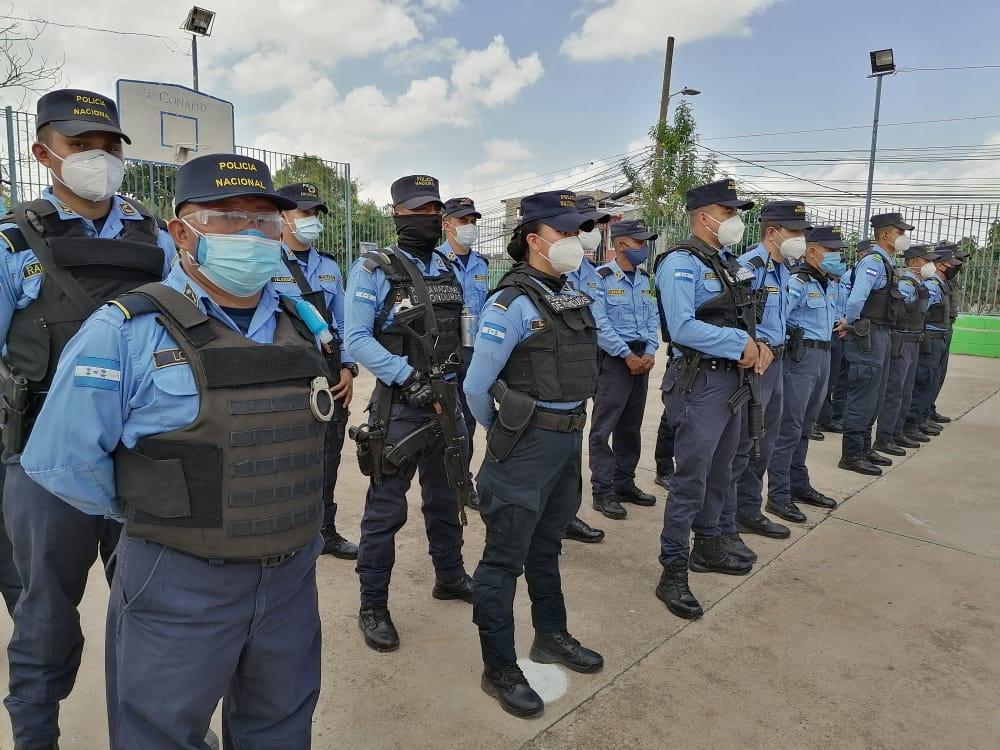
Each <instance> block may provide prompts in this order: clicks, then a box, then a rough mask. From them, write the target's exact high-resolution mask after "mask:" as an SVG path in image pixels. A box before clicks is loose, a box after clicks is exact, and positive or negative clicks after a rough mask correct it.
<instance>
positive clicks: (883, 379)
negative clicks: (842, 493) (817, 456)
mask: <svg viewBox="0 0 1000 750" xmlns="http://www.w3.org/2000/svg"><path fill="white" fill-rule="evenodd" d="M871 225H872V229H873V230H874V235H875V237H874V239H875V244H874V245H873V246H872V249H871V252H869V253H868V254H867V255H865V257H863V258H862V259H861V260H859V261H858V263H857V266H855V268H854V271H853V283H852V287H851V295H850V297H849V298H848V300H847V314H846V315H845V316H844V318H843V319H842V320H841V321H840V322H839V323H838V324H837V334H838V335H842V336H844V337H845V340H844V357H845V359H846V360H847V362H848V367H849V374H848V388H847V393H846V396H845V399H844V436H843V450H842V455H841V458H840V463H839V464H838V465H839V466H840V468H841V469H846V470H848V471H854V472H857V473H858V474H868V475H871V476H878V475H880V474H881V473H882V469H881V468H880V467H881V466H891V465H892V459H889V458H886V457H885V456H882V455H881V454H879V453H876V452H875V451H874V450H872V443H871V439H872V438H871V431H872V425H874V424H875V418H876V417H877V416H878V412H879V409H880V408H881V405H882V400H883V399H884V398H885V388H886V383H887V381H888V379H889V355H890V346H889V327H890V326H891V325H892V324H893V322H894V321H895V320H896V318H897V317H898V315H899V313H900V308H901V304H900V303H899V302H898V301H897V299H899V298H900V297H899V290H898V287H897V283H896V264H895V263H894V262H893V259H892V256H893V254H894V253H904V252H906V250H907V249H908V248H909V247H910V237H909V235H907V234H906V233H907V232H909V231H912V229H913V226H912V225H910V224H907V223H906V222H905V221H904V220H903V216H902V214H899V213H887V214H876V215H875V216H872V217H871Z"/></svg>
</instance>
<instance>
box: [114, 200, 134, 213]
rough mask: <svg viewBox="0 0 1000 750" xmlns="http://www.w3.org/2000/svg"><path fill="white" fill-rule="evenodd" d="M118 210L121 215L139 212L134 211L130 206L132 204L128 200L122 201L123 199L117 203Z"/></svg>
mask: <svg viewBox="0 0 1000 750" xmlns="http://www.w3.org/2000/svg"><path fill="white" fill-rule="evenodd" d="M118 210H119V211H121V212H122V215H123V216H138V215H139V212H138V211H136V210H135V209H134V208H133V207H132V204H131V203H129V202H128V201H124V200H123V201H121V202H120V203H119V204H118Z"/></svg>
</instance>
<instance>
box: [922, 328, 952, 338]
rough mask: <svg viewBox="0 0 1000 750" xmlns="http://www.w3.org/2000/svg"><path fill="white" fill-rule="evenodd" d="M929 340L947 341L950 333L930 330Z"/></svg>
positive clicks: (928, 330) (928, 332)
mask: <svg viewBox="0 0 1000 750" xmlns="http://www.w3.org/2000/svg"><path fill="white" fill-rule="evenodd" d="M927 338H929V339H946V338H948V332H947V331H932V330H930V329H929V328H928V329H927Z"/></svg>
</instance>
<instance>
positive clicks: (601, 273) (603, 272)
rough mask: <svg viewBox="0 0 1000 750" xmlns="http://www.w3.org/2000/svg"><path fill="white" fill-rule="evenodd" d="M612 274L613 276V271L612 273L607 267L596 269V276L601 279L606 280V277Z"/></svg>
mask: <svg viewBox="0 0 1000 750" xmlns="http://www.w3.org/2000/svg"><path fill="white" fill-rule="evenodd" d="M612 274H614V271H612V270H611V269H610V268H608V267H607V266H601V267H600V268H598V269H597V275H598V276H600V277H601V278H602V279H606V278H608V276H611V275H612Z"/></svg>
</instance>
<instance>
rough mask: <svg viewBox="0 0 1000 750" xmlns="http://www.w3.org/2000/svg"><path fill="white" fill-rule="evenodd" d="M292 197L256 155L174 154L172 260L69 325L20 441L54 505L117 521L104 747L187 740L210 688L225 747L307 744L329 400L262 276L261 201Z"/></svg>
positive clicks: (274, 237) (276, 233) (291, 319)
mask: <svg viewBox="0 0 1000 750" xmlns="http://www.w3.org/2000/svg"><path fill="white" fill-rule="evenodd" d="M294 208H295V203H294V202H293V201H291V200H288V199H286V198H284V197H282V196H280V195H278V194H276V193H275V192H274V189H273V187H272V185H271V176H270V174H269V172H268V168H267V165H266V164H264V163H263V162H260V161H257V160H256V159H251V158H248V157H245V156H239V155H236V154H212V155H209V156H203V157H200V158H197V159H193V160H192V161H190V162H188V163H186V164H184V165H183V166H182V167H181V168H180V169H179V170H178V173H177V188H176V194H175V196H174V211H175V214H176V216H177V218H175V219H173V220H172V221H171V222H170V225H169V226H170V233H171V236H172V237H173V239H174V241H175V242H176V245H177V247H178V248H179V252H180V255H179V258H180V259H179V262H178V263H177V264H175V265H174V267H173V269H172V270H171V272H170V274H169V276H168V277H167V279H166V280H165V281H164V282H163V283H150V284H145V285H143V286H142V287H140V288H138V289H137V290H135V291H133V292H131V293H126V294H123V295H120V296H118V297H117V299H115V300H113V301H112V302H111V303H110V304H108V305H106V306H104V307H102V308H101V309H100V310H98V311H97V312H96V313H94V315H93V316H92V317H91V318H90V319H89V320H88V321H87V322H86V323H85V324H84V326H83V328H81V330H80V333H79V334H78V335H77V336H75V337H74V338H73V340H72V341H71V342H70V343H69V344H68V345H67V347H66V349H65V351H64V353H63V357H62V359H61V361H60V366H59V368H58V370H57V372H56V375H55V378H54V379H53V381H52V388H51V390H50V392H49V397H48V399H47V401H46V404H45V407H44V408H43V409H42V412H41V414H40V415H39V418H38V422H37V424H36V426H35V431H34V433H33V435H32V438H31V440H30V441H29V443H28V447H27V449H26V451H25V453H24V456H23V465H24V470H25V471H26V472H27V473H28V474H29V476H31V477H32V479H34V480H35V481H37V482H39V483H40V484H42V485H43V486H44V487H45V489H46V490H48V491H49V492H52V493H54V494H55V495H58V496H59V497H60V498H62V499H63V500H65V501H66V503H67V504H68V505H71V506H73V507H75V508H76V509H77V510H78V511H80V512H82V513H85V514H89V515H90V516H93V517H97V518H100V517H103V516H117V517H120V518H123V519H124V520H125V530H124V534H123V536H122V540H121V542H120V544H119V545H118V550H117V566H116V570H115V577H114V585H113V589H112V592H111V598H110V605H109V611H108V620H107V623H108V634H107V640H106V643H107V652H106V659H107V691H108V700H107V703H108V714H109V727H110V732H111V743H110V744H111V747H112V748H113V750H121V749H124V748H138V747H141V748H149V749H150V750H157V749H158V748H180V747H185V748H195V747H203V746H204V745H203V743H202V739H203V738H204V737H205V735H206V732H207V730H208V726H209V722H210V721H211V718H212V714H213V712H214V711H215V707H216V705H217V704H218V703H219V701H220V699H221V700H222V701H223V714H224V718H223V726H224V733H225V737H224V744H225V746H226V747H247V746H250V745H256V746H261V747H277V746H279V745H280V746H286V747H291V746H293V745H295V746H299V747H302V746H306V745H308V738H309V736H310V732H311V720H312V714H313V710H314V708H315V706H316V700H317V698H318V696H319V681H320V621H319V612H318V608H317V603H316V599H317V597H316V576H315V563H316V557H317V555H318V554H319V551H320V549H321V548H322V537H321V536H320V533H319V532H320V528H321V526H322V522H323V498H322V496H321V492H322V479H323V441H324V433H325V431H326V424H327V422H326V420H329V418H330V416H331V414H332V411H333V397H332V394H331V392H330V389H329V386H328V381H327V376H328V374H329V371H328V369H327V365H326V362H325V360H324V358H323V357H322V356H321V355H320V353H319V351H317V348H316V343H315V339H314V334H316V335H319V334H321V333H322V332H323V331H325V330H327V326H326V323H325V322H324V321H323V320H322V318H320V317H319V314H318V313H317V312H316V311H315V310H313V311H312V313H311V315H307V314H306V312H305V311H303V310H301V309H297V308H293V307H291V304H292V301H291V300H289V303H288V305H287V306H286V305H285V304H283V303H282V301H281V300H279V296H278V293H277V292H276V291H275V289H274V288H273V287H272V286H271V285H270V280H271V278H272V277H273V276H274V275H275V273H276V271H277V269H278V268H279V264H280V263H281V243H280V238H281V227H282V218H281V214H280V213H279V209H283V210H291V209H294ZM289 310H296V312H297V314H298V315H302V316H303V317H302V319H300V318H299V317H296V316H295V315H291V314H289ZM317 323H318V327H314V324H317ZM290 634H293V636H290Z"/></svg>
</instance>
